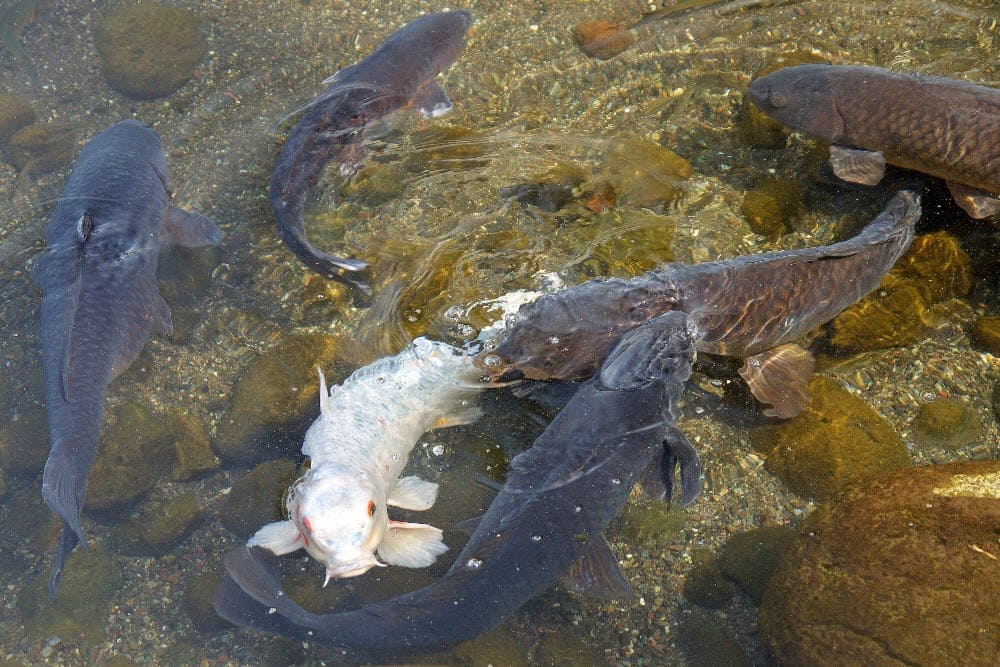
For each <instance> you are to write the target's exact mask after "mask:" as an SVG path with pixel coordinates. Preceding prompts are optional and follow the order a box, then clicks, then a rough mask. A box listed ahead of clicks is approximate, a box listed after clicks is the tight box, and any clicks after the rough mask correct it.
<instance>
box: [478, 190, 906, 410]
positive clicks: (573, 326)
mask: <svg viewBox="0 0 1000 667" xmlns="http://www.w3.org/2000/svg"><path fill="white" fill-rule="evenodd" d="M919 217H920V202H919V199H918V197H917V195H915V194H913V193H912V192H908V191H902V192H899V193H898V194H897V195H896V196H895V197H893V199H892V200H891V201H890V202H889V204H888V205H887V206H886V207H885V210H883V211H882V212H881V213H880V214H879V215H878V216H877V217H876V218H875V219H874V220H873V221H872V222H870V223H869V224H868V225H867V226H866V227H865V228H864V229H863V230H862V231H861V233H859V234H858V235H857V236H855V237H854V238H852V239H849V240H847V241H842V242H840V243H834V244H832V245H828V246H821V247H818V248H805V249H802V250H786V251H778V252H770V253H763V254H760V255H747V256H743V257H736V258H734V259H730V260H725V261H720V262H704V263H702V264H695V265H687V264H679V263H677V264H668V265H666V266H665V267H664V268H662V269H659V270H657V271H651V272H649V273H647V274H645V275H643V276H640V277H637V278H633V279H631V280H621V279H617V278H615V279H610V280H605V279H597V280H591V281H588V282H585V283H583V284H581V285H577V286H576V287H572V288H569V289H566V290H562V291H560V292H555V293H553V294H547V295H545V296H543V297H541V298H539V299H538V300H537V301H534V302H532V303H529V304H526V305H524V306H522V307H521V309H520V310H519V311H518V314H517V316H516V320H515V321H514V323H513V324H511V325H510V326H509V328H508V329H507V333H506V335H505V336H504V337H503V338H502V339H501V341H500V343H499V345H498V346H497V348H496V349H495V350H491V351H485V352H482V353H480V355H479V356H478V357H477V359H476V363H477V364H478V365H479V366H480V367H482V368H483V369H485V370H486V371H487V372H488V373H490V374H491V375H493V376H494V377H499V376H501V375H504V374H505V373H507V372H508V371H516V372H519V373H520V374H521V375H523V376H525V377H528V378H532V379H537V380H550V379H567V378H574V377H585V376H587V375H589V374H590V373H592V372H593V371H594V369H595V368H597V367H598V366H599V365H600V364H601V361H602V360H603V359H604V357H605V356H606V355H607V353H608V351H609V350H610V349H611V348H612V347H614V345H615V344H616V343H617V342H618V340H619V339H620V338H621V337H622V334H624V333H625V332H626V331H629V330H630V329H632V328H633V327H636V326H638V325H639V324H641V323H642V322H645V321H646V320H648V319H650V318H652V317H656V316H658V315H660V314H662V313H665V312H667V311H671V310H679V311H682V312H684V313H686V314H687V315H688V326H689V327H690V329H691V335H692V338H693V340H694V346H695V349H697V350H699V351H701V352H707V353H709V354H719V355H726V356H736V357H746V358H747V359H746V364H745V365H744V366H743V368H742V369H741V370H740V374H741V375H742V376H743V378H744V379H746V381H747V383H748V384H749V385H750V389H751V391H752V392H753V394H754V396H755V397H756V398H757V400H759V401H761V402H762V403H769V404H771V405H773V406H774V409H773V410H770V409H769V410H765V412H764V414H766V415H768V416H778V417H792V416H794V415H796V414H798V413H799V412H800V411H801V410H802V408H803V407H804V406H805V405H806V404H808V402H809V400H810V399H809V393H808V390H807V388H806V383H807V382H808V380H809V376H810V375H811V374H812V371H813V359H812V356H811V355H810V354H809V353H808V352H807V351H806V350H805V349H803V348H802V347H800V346H798V345H796V344H795V343H792V342H791V341H794V340H796V339H798V338H801V337H802V336H803V335H805V334H806V333H807V332H809V331H811V330H812V329H815V328H816V327H818V326H819V325H821V324H823V323H825V322H827V321H829V320H831V319H832V318H833V317H834V316H836V315H837V314H838V313H840V311H842V310H843V309H844V308H846V307H847V306H849V305H851V304H852V303H854V302H855V301H857V300H858V299H860V298H861V297H863V296H864V295H866V294H868V293H869V292H871V291H872V290H873V289H875V288H876V287H877V286H878V284H879V282H880V281H881V279H882V276H883V275H884V274H885V272H886V271H888V270H889V268H890V267H892V265H893V264H894V263H895V262H896V260H897V259H898V258H899V257H900V255H902V254H903V253H904V252H905V251H906V249H907V248H908V247H909V246H910V241H911V240H912V239H913V226H914V224H916V221H917V219H918V218H919Z"/></svg>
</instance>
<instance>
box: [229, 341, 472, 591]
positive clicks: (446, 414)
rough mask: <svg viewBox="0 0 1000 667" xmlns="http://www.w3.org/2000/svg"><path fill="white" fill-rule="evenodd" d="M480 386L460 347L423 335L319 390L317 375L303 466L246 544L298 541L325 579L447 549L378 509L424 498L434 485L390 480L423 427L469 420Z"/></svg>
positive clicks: (414, 505)
mask: <svg viewBox="0 0 1000 667" xmlns="http://www.w3.org/2000/svg"><path fill="white" fill-rule="evenodd" d="M486 386H488V385H487V384H486V383H484V382H482V372H481V371H480V370H478V369H477V368H476V367H475V366H474V365H473V363H472V357H471V355H470V354H468V353H465V352H463V351H461V350H459V349H457V348H454V347H452V346H451V345H448V344H446V343H439V342H433V341H430V340H427V339H424V338H418V339H416V340H415V341H413V343H412V344H411V345H410V346H409V347H407V348H406V349H405V350H403V351H402V352H400V353H399V354H397V355H395V356H392V357H386V358H383V359H379V360H377V361H375V362H374V363H372V364H370V365H368V366H365V367H364V368H361V369H359V370H357V371H355V372H354V374H352V375H351V376H350V377H349V378H347V380H345V381H344V383H343V384H342V385H339V386H334V387H331V388H330V390H329V392H328V390H327V387H326V382H325V380H324V379H323V374H322V372H320V389H321V391H320V415H319V417H317V418H316V421H314V422H313V424H312V425H311V426H310V427H309V430H308V431H307V432H306V436H305V442H304V444H303V446H302V452H303V453H304V454H306V455H307V456H308V457H309V459H310V467H309V470H308V471H307V472H306V474H305V475H304V476H303V477H302V478H301V479H300V480H298V481H297V482H296V483H295V484H294V485H293V486H292V488H291V489H289V493H288V495H287V498H286V509H287V511H288V516H289V519H287V520H285V521H279V522H276V523H271V524H268V525H267V526H264V527H263V528H261V529H260V530H259V531H258V532H257V533H256V534H255V535H254V536H253V537H251V538H250V540H249V542H248V543H247V544H248V545H251V546H254V545H256V546H262V547H265V548H267V549H268V550H270V551H271V552H273V553H275V554H279V555H280V554H284V553H289V552H292V551H295V550H297V549H300V548H304V549H305V550H306V551H307V552H309V554H310V555H311V556H313V558H315V559H316V560H318V561H320V562H321V563H323V564H324V565H325V566H326V577H327V580H329V579H330V578H338V577H351V576H356V575H359V574H363V573H364V572H367V571H368V570H369V569H370V568H372V567H375V566H380V565H383V564H390V565H403V566H406V567H426V566H428V565H430V564H431V563H433V562H434V561H435V560H436V559H437V557H438V556H439V555H440V554H441V553H443V552H444V551H445V550H446V548H447V547H446V546H445V545H444V542H443V541H442V539H441V531H440V530H439V529H438V528H435V527H433V526H429V525H426V524H420V523H408V522H404V521H394V520H391V519H390V518H389V516H388V507H387V506H389V505H391V506H394V507H401V508H404V509H410V510H426V509H429V508H430V507H431V506H432V505H433V504H434V501H435V499H436V498H437V484H434V483H431V482H427V481H424V480H421V479H419V478H417V477H402V478H400V474H401V473H402V471H403V468H404V467H405V466H406V463H407V460H408V458H409V455H410V451H411V450H412V449H413V447H414V446H415V445H416V444H417V440H418V439H419V438H420V436H421V435H423V434H424V433H425V432H427V431H429V430H431V429H433V428H439V427H443V426H451V425H455V424H461V423H467V422H469V421H471V420H473V419H475V418H476V417H477V416H478V414H479V412H478V410H477V409H476V408H475V407H470V405H469V403H470V400H471V399H473V398H474V397H475V395H476V394H477V393H478V392H479V391H481V390H482V389H483V388H485V387H486ZM376 552H377V553H378V556H379V557H381V559H382V560H381V561H379V559H378V558H377V557H376V555H375V554H376Z"/></svg>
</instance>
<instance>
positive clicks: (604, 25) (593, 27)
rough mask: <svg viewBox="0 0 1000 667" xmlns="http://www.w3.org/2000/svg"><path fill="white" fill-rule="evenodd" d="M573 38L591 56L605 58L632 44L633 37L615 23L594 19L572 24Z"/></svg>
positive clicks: (613, 55) (612, 56)
mask: <svg viewBox="0 0 1000 667" xmlns="http://www.w3.org/2000/svg"><path fill="white" fill-rule="evenodd" d="M573 40H574V41H575V42H576V45H577V46H579V47H580V50H581V51H583V52H584V53H586V54H587V55H588V56H590V57H591V58H600V59H601V60H607V59H608V58H614V57H615V56H617V55H618V54H619V53H621V52H622V51H624V50H625V49H627V48H628V47H630V46H632V42H634V41H635V37H633V36H632V33H630V32H629V31H628V30H627V29H626V28H623V27H622V26H621V25H619V24H617V23H612V22H611V21H603V20H595V21H584V22H583V23H578V24H577V25H576V26H574V28H573Z"/></svg>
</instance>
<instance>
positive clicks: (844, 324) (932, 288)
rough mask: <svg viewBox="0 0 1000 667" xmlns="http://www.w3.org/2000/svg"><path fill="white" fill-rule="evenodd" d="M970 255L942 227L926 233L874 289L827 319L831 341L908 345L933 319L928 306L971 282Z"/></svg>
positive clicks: (846, 347) (850, 346) (852, 347)
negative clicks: (831, 320) (937, 230)
mask: <svg viewBox="0 0 1000 667" xmlns="http://www.w3.org/2000/svg"><path fill="white" fill-rule="evenodd" d="M969 264H970V262H969V256H968V255H967V254H966V253H965V251H964V250H962V248H961V247H960V246H959V244H958V241H957V240H956V239H955V238H954V237H953V236H951V235H950V234H948V233H946V232H935V233H933V234H924V235H923V236H918V237H917V238H916V239H914V240H913V245H912V246H910V249H909V250H908V251H907V252H906V254H905V255H903V256H902V257H901V258H900V259H899V261H898V262H896V265H895V266H894V267H893V269H892V271H890V272H889V273H888V274H887V275H886V276H885V277H884V278H883V279H882V283H881V284H880V285H879V286H878V288H877V289H876V290H875V291H873V292H872V293H871V294H869V295H868V296H866V297H864V298H863V299H861V300H860V301H858V302H857V303H855V304H854V305H852V306H850V307H849V308H847V309H846V310H844V312H842V313H841V314H840V315H838V316H837V317H836V318H834V320H833V322H831V323H830V327H831V330H832V335H831V336H830V344H831V345H833V346H834V347H837V348H840V349H841V350H843V351H845V352H864V351H868V350H877V349H881V348H885V347H897V346H902V345H911V344H913V343H916V342H917V341H919V340H921V339H922V338H924V336H926V335H927V331H928V329H929V327H930V326H931V324H932V323H933V321H934V318H933V317H932V315H931V313H930V310H929V309H930V308H931V307H932V306H934V305H935V304H938V303H941V302H943V301H946V300H948V299H954V298H957V297H961V296H964V295H965V294H967V293H968V292H969V289H970V288H971V286H972V274H971V270H970V268H969Z"/></svg>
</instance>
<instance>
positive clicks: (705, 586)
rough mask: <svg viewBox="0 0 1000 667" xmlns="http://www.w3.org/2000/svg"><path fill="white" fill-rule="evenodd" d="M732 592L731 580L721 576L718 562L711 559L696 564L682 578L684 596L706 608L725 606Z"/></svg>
mask: <svg viewBox="0 0 1000 667" xmlns="http://www.w3.org/2000/svg"><path fill="white" fill-rule="evenodd" d="M734 592H735V590H734V588H733V584H732V582H730V581H729V580H728V579H726V578H725V577H724V576H723V574H722V570H720V569H719V566H718V564H717V563H714V562H711V561H708V562H703V563H698V564H696V565H695V566H694V567H692V568H691V571H690V572H688V575H687V577H686V578H685V579H684V597H685V598H686V599H687V601H688V602H691V603H694V604H696V605H698V606H699V607H705V608H706V609H721V608H722V607H725V606H726V604H728V602H729V600H730V599H732V597H733V593H734Z"/></svg>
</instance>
